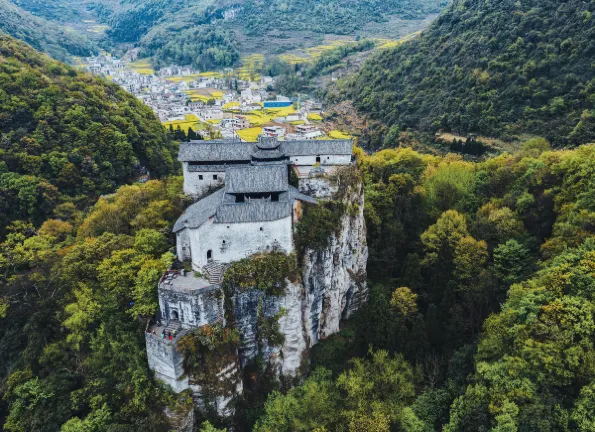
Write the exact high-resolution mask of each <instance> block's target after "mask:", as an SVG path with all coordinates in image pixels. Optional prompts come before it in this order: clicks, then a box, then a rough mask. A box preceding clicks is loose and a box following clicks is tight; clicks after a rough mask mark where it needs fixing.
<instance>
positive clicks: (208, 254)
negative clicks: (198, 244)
mask: <svg viewBox="0 0 595 432" xmlns="http://www.w3.org/2000/svg"><path fill="white" fill-rule="evenodd" d="M212 259H213V251H212V250H211V249H209V250H208V251H207V261H211V260H212Z"/></svg>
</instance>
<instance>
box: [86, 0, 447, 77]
mask: <svg viewBox="0 0 595 432" xmlns="http://www.w3.org/2000/svg"><path fill="white" fill-rule="evenodd" d="M446 3H447V2H446V0H391V1H388V2H387V1H377V0H372V1H365V2H362V1H356V0H350V1H348V2H344V1H336V0H333V1H330V2H329V1H320V0H307V1H289V2H287V1H271V2H259V1H252V0H242V1H223V2H214V1H206V2H201V3H199V4H197V3H196V2H191V1H185V0H162V1H159V2H154V1H146V0H133V1H130V2H126V3H120V2H113V1H95V2H93V3H92V7H93V9H94V10H95V11H96V12H97V13H98V15H99V17H100V19H101V20H102V21H103V22H105V23H106V24H108V25H109V26H110V27H111V29H110V30H109V32H108V34H109V35H110V36H111V38H112V39H113V40H114V41H115V42H135V43H138V45H139V47H140V48H141V55H143V56H154V57H155V63H157V64H160V63H165V62H167V61H170V60H175V61H176V62H177V63H180V64H192V63H194V64H196V65H199V64H200V62H199V60H197V59H200V58H203V60H202V62H203V63H206V62H209V63H211V65H214V66H229V65H232V64H234V63H235V62H237V59H238V58H239V56H238V47H240V50H241V51H242V52H245V51H259V52H269V53H274V52H276V51H279V52H282V51H284V50H287V49H291V48H296V47H299V46H303V45H304V44H306V45H308V44H309V45H313V44H316V43H321V42H322V40H323V36H324V35H327V34H331V35H351V36H357V35H360V36H366V37H369V36H371V35H372V36H374V35H375V36H377V37H387V36H393V35H395V34H397V35H398V34H401V35H404V34H405V33H407V32H408V31H411V30H412V28H409V27H407V25H404V24H403V23H402V22H397V23H395V22H392V21H391V20H395V19H402V20H404V22H408V21H410V22H415V23H417V24H414V29H418V28H420V27H421V26H422V24H421V20H423V19H424V18H426V17H427V16H428V15H429V14H432V13H437V12H439V11H440V10H441V8H442V7H443V6H444V5H445V4H446ZM391 23H392V24H391ZM370 25H376V26H380V27H381V29H380V30H378V29H376V30H375V31H373V30H372V29H371V28H368V26H370ZM372 33H375V34H372Z"/></svg>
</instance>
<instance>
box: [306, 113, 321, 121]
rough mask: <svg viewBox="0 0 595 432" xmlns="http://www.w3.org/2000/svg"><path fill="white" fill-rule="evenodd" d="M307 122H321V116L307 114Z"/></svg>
mask: <svg viewBox="0 0 595 432" xmlns="http://www.w3.org/2000/svg"><path fill="white" fill-rule="evenodd" d="M308 120H312V121H321V120H322V116H321V115H320V114H316V113H310V114H308Z"/></svg>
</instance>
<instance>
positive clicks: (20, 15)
mask: <svg viewBox="0 0 595 432" xmlns="http://www.w3.org/2000/svg"><path fill="white" fill-rule="evenodd" d="M0 32H4V33H6V34H8V35H10V36H13V37H15V38H17V39H20V40H23V41H25V42H27V43H28V44H30V45H31V46H32V47H34V48H35V49H37V50H40V51H43V52H45V53H47V54H49V55H51V56H52V57H54V58H56V59H59V60H67V59H68V58H69V57H70V56H71V55H77V56H84V55H90V54H91V52H92V51H93V45H92V44H91V43H90V42H89V40H88V39H87V38H86V37H84V36H81V35H78V34H76V33H75V32H72V31H68V30H66V29H65V28H63V27H61V26H59V25H57V24H55V23H52V22H50V21H46V20H45V19H43V18H39V17H36V16H33V15H32V14H31V13H29V12H27V11H26V10H23V9H21V8H20V7H19V6H17V5H15V4H14V3H12V2H11V1H10V0H0Z"/></svg>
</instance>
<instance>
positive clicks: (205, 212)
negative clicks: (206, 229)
mask: <svg viewBox="0 0 595 432" xmlns="http://www.w3.org/2000/svg"><path fill="white" fill-rule="evenodd" d="M224 194H225V191H224V190H223V189H220V190H218V191H217V192H214V193H212V194H211V195H209V196H207V197H205V198H203V199H201V200H200V201H198V202H197V203H195V204H192V205H191V206H190V207H188V208H187V209H186V211H185V212H184V213H183V214H182V216H180V217H179V218H178V220H177V221H176V223H175V225H174V228H173V232H178V231H181V230H183V229H184V228H198V227H199V226H200V225H202V224H203V223H204V222H205V221H206V220H208V219H209V218H210V217H211V216H213V215H214V214H215V213H216V212H217V208H218V207H219V205H220V204H221V202H222V201H223V196H224Z"/></svg>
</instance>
